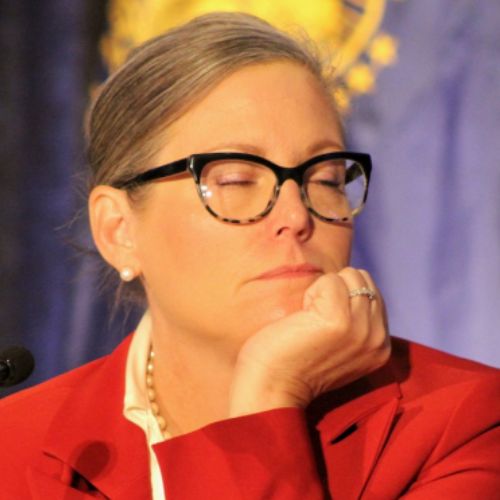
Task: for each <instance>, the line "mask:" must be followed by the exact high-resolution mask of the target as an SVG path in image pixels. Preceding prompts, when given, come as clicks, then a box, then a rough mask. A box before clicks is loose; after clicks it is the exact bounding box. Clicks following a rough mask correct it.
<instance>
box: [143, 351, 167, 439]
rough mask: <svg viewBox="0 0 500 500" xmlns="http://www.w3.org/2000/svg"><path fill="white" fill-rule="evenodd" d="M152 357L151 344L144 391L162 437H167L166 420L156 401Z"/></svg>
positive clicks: (153, 355) (153, 354)
mask: <svg viewBox="0 0 500 500" xmlns="http://www.w3.org/2000/svg"><path fill="white" fill-rule="evenodd" d="M154 359H155V353H154V351H153V347H152V346H151V347H150V349H149V356H148V364H147V366H146V391H147V393H148V400H149V406H150V408H151V411H152V412H153V415H154V417H155V419H156V422H157V423H158V427H159V428H160V431H161V434H162V436H163V438H164V439H166V438H167V437H168V433H167V422H166V420H165V419H164V418H163V416H162V415H161V413H160V406H159V405H158V402H157V401H156V390H155V386H154V376H153V375H154V370H155V365H154Z"/></svg>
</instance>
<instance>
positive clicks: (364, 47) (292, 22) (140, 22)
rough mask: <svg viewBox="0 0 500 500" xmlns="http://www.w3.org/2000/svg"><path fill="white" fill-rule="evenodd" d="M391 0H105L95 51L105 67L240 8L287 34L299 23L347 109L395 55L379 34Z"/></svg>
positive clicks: (389, 39) (370, 88) (392, 43)
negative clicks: (322, 53)
mask: <svg viewBox="0 0 500 500" xmlns="http://www.w3.org/2000/svg"><path fill="white" fill-rule="evenodd" d="M389 1H396V0H350V1H349V0H314V1H308V2H307V1H304V0H273V1H270V0H110V2H109V7H108V18H109V30H108V32H107V33H106V35H105V36H104V37H103V39H102V41H101V50H102V54H103V57H104V60H105V62H106V64H107V65H108V67H109V69H110V71H113V70H114V69H116V68H117V67H118V66H119V65H120V64H122V63H123V61H124V60H125V58H126V56H127V53H128V52H129V50H130V49H131V48H133V47H135V46H137V45H139V44H140V43H142V42H144V41H145V40H147V39H149V38H152V37H154V36H156V35H159V34H161V33H162V32H164V31H165V30H167V29H169V28H171V27H172V26H175V25H178V24H181V23H183V22H186V21H187V20H189V19H191V18H192V17H195V16H197V15H200V14H204V13H206V12H210V11H244V12H249V13H251V14H255V15H257V16H259V17H262V18H264V19H267V20H268V21H270V22H271V23H272V24H274V25H276V26H278V27H280V28H282V29H284V30H286V31H289V32H292V33H293V32H294V31H295V32H297V31H298V30H299V29H300V28H299V27H303V28H304V29H305V30H306V31H307V32H308V33H309V35H310V36H311V37H312V38H313V39H314V40H316V41H317V42H318V43H319V44H320V46H322V47H326V48H327V49H328V50H329V51H330V52H332V53H334V54H335V55H336V56H335V60H334V64H335V66H336V72H337V74H338V84H339V88H338V91H337V92H336V93H335V95H336V97H337V100H338V102H339V105H340V107H341V109H342V110H344V111H347V110H348V109H349V104H350V101H351V99H352V97H353V96H354V95H356V94H363V93H367V92H373V90H374V89H375V82H376V77H377V74H378V72H379V71H380V69H381V68H383V67H385V66H387V65H390V64H394V63H395V62H396V59H397V48H398V45H397V41H396V40H395V39H394V37H392V36H391V35H389V34H387V33H383V32H380V26H381V22H382V19H383V17H384V13H385V9H386V6H387V5H386V4H387V3H388V2H389Z"/></svg>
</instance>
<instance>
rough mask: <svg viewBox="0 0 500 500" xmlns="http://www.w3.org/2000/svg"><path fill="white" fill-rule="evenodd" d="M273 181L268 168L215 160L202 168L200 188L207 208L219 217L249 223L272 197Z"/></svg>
mask: <svg viewBox="0 0 500 500" xmlns="http://www.w3.org/2000/svg"><path fill="white" fill-rule="evenodd" d="M275 184H276V177H275V175H274V173H273V172H272V171H271V170H269V169H268V168H267V167H265V166H263V165H260V164H258V163H253V162H249V161H244V160H234V159H229V160H226V159H225V160H217V161H213V162H210V163H208V164H207V165H205V167H204V168H203V171H202V173H201V179H200V188H201V192H202V195H203V199H204V200H205V203H206V205H207V206H208V207H209V208H210V210H211V211H212V212H214V213H216V214H217V215H218V216H219V217H222V218H226V219H233V220H245V219H252V218H254V217H257V216H258V215H260V214H262V213H263V212H264V211H265V210H266V209H267V208H268V206H269V203H270V201H271V199H272V198H273V196H274V189H275Z"/></svg>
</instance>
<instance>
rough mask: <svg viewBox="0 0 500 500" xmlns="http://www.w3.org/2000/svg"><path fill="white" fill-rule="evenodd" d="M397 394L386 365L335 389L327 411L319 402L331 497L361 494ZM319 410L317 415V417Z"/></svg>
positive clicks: (319, 424)
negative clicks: (373, 372)
mask: <svg viewBox="0 0 500 500" xmlns="http://www.w3.org/2000/svg"><path fill="white" fill-rule="evenodd" d="M400 397H401V393H400V390H399V384H398V383H397V382H395V380H394V378H393V375H392V373H391V371H390V369H389V367H388V366H386V367H384V368H382V369H380V370H378V371H377V372H376V373H375V374H373V375H371V376H369V377H366V378H363V379H361V380H359V381H357V382H355V383H353V384H350V385H349V386H347V387H345V388H343V389H340V390H339V391H335V393H334V395H333V398H332V396H331V395H330V397H329V398H328V406H329V408H332V403H333V408H334V409H333V410H326V412H325V409H324V408H323V410H321V406H322V405H325V403H326V401H323V402H321V401H320V402H319V404H317V405H316V408H312V414H314V413H316V415H315V420H316V421H317V423H316V428H317V430H318V431H319V433H320V440H321V447H322V452H323V457H324V461H325V468H326V472H327V476H328V486H329V489H330V491H331V492H332V493H333V498H334V499H342V500H354V499H358V498H360V497H361V495H362V493H363V489H364V488H365V486H366V483H367V481H368V479H369V477H370V474H371V472H372V470H373V467H374V466H375V463H376V461H377V459H378V457H379V455H380V452H381V450H382V448H383V446H384V444H385V442H386V440H387V437H388V435H389V431H390V429H391V424H392V422H393V420H394V417H395V415H396V411H397V409H398V406H399V399H400ZM318 412H319V417H318Z"/></svg>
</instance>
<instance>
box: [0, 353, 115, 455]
mask: <svg viewBox="0 0 500 500" xmlns="http://www.w3.org/2000/svg"><path fill="white" fill-rule="evenodd" d="M104 359H105V358H101V359H99V360H96V361H93V362H91V363H88V364H86V365H83V366H81V367H79V368H76V369H74V370H72V371H69V372H67V373H64V374H62V375H59V376H57V377H54V378H53V379H50V380H48V381H46V382H43V383H41V384H38V385H36V386H34V387H31V388H28V389H25V390H23V391H20V392H18V393H15V394H13V395H11V396H8V397H6V398H4V399H2V400H1V401H0V420H1V422H2V425H1V426H0V441H1V442H2V444H3V445H4V446H5V445H8V443H13V444H14V443H15V445H16V447H17V450H18V451H17V452H16V453H17V454H18V453H20V452H21V453H22V452H23V451H24V452H25V453H29V450H30V449H35V448H40V445H41V442H42V441H43V437H44V436H45V434H46V430H47V428H48V427H49V425H50V423H51V422H52V419H53V418H54V415H55V414H56V413H57V412H58V410H59V408H60V407H61V404H62V403H63V401H65V400H66V399H67V398H68V397H69V395H70V394H73V393H75V390H76V388H78V387H79V386H81V384H85V382H86V380H87V379H88V378H89V376H91V374H92V373H93V372H94V371H95V369H96V368H98V367H99V366H100V365H102V363H103V360H104ZM2 455H4V456H5V454H2Z"/></svg>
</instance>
